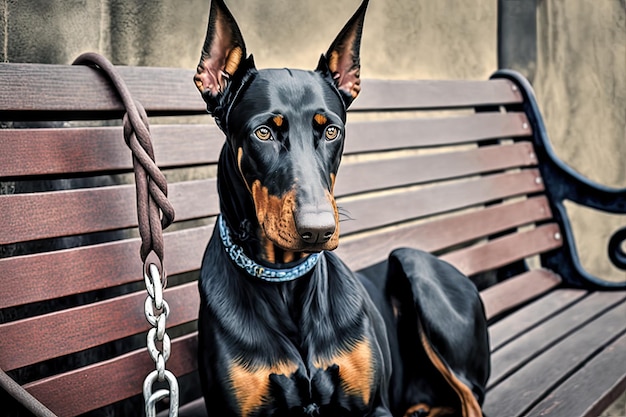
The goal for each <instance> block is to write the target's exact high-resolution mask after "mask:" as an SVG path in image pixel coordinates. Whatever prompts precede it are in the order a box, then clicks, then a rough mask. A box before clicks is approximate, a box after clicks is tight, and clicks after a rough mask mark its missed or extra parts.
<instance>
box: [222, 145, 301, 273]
mask: <svg viewBox="0 0 626 417" xmlns="http://www.w3.org/2000/svg"><path fill="white" fill-rule="evenodd" d="M217 187H218V193H219V196H220V211H221V213H222V216H223V217H224V219H225V220H226V224H227V225H228V227H229V228H230V231H231V236H232V239H233V241H234V242H235V243H236V244H237V245H239V246H240V247H241V248H242V249H243V251H244V253H245V254H246V255H247V256H248V257H249V258H251V259H253V260H254V261H257V262H260V263H261V264H264V265H266V266H274V267H278V268H280V267H283V266H284V265H288V264H291V263H293V262H296V261H299V260H301V259H302V258H305V257H306V256H308V254H306V253H300V252H289V251H285V250H283V249H282V248H279V247H278V246H276V245H274V244H273V243H272V242H271V241H270V240H269V239H268V238H267V237H266V236H265V233H263V230H262V228H261V226H260V225H259V222H258V220H257V217H256V211H255V208H254V201H253V200H252V196H251V195H250V192H249V191H248V188H247V187H246V185H245V183H244V181H243V179H242V178H241V176H240V174H239V170H238V168H237V162H236V159H235V154H234V152H233V151H232V149H231V148H230V145H229V144H228V142H226V143H225V145H224V147H223V148H222V152H221V154H220V159H219V165H218V172H217ZM244 196H245V197H244Z"/></svg>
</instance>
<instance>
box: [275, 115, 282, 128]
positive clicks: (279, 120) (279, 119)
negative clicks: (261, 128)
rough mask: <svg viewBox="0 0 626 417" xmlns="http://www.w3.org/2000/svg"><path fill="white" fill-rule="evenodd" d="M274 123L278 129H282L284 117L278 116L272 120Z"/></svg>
mask: <svg viewBox="0 0 626 417" xmlns="http://www.w3.org/2000/svg"><path fill="white" fill-rule="evenodd" d="M272 121H273V122H274V124H275V125H276V127H281V126H282V125H283V116H282V115H280V114H279V115H276V116H274V117H273V118H272Z"/></svg>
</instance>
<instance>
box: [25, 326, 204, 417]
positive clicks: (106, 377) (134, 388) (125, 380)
mask: <svg viewBox="0 0 626 417" xmlns="http://www.w3.org/2000/svg"><path fill="white" fill-rule="evenodd" d="M197 343H198V335H197V333H191V334H188V335H186V336H183V337H180V338H177V339H175V340H173V341H172V356H171V357H170V359H169V361H168V362H167V369H168V370H170V371H171V372H172V373H174V375H176V376H180V375H185V374H188V373H190V372H192V371H193V370H195V369H196V368H197V360H196V354H195V352H196V351H197ZM152 370H154V362H152V359H151V358H150V355H149V354H148V352H147V350H146V349H140V350H136V351H133V352H130V353H127V354H125V355H121V356H119V357H117V358H114V359H111V360H108V361H105V362H99V363H96V364H94V365H90V366H86V367H83V368H79V369H76V370H74V371H71V372H67V373H64V374H61V375H55V376H52V377H49V378H45V379H42V380H39V381H35V382H32V383H29V384H25V385H24V388H26V389H27V390H28V391H29V392H30V393H31V394H32V395H34V396H35V397H36V398H38V399H39V400H40V401H41V402H42V403H43V404H44V405H46V406H47V407H48V408H50V409H51V410H52V412H54V413H55V414H57V415H60V416H67V417H71V416H76V415H78V414H82V413H85V412H87V411H91V410H94V409H96V408H99V407H103V406H105V405H108V404H110V403H112V402H116V401H121V400H124V399H126V398H129V397H131V396H133V395H137V394H139V393H140V392H141V389H142V385H143V379H144V378H145V377H146V375H147V374H148V373H149V372H151V371H152Z"/></svg>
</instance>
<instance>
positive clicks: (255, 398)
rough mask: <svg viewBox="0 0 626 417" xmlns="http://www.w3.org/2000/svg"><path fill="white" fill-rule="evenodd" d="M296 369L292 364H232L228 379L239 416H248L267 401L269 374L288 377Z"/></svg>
mask: <svg viewBox="0 0 626 417" xmlns="http://www.w3.org/2000/svg"><path fill="white" fill-rule="evenodd" d="M297 369H298V366H297V365H296V364H294V363H277V364H274V365H272V366H260V367H248V366H243V365H241V364H238V363H232V364H231V367H230V373H229V377H230V382H231V385H232V388H233V392H234V394H235V398H236V399H237V403H238V404H239V412H240V414H241V416H243V417H247V416H249V415H250V414H251V413H252V412H254V411H255V410H257V409H258V408H259V407H261V406H262V405H263V403H264V402H265V401H266V400H267V399H268V396H269V384H270V375H271V374H276V375H285V376H287V377H289V376H290V375H292V374H293V373H295V372H296V370H297Z"/></svg>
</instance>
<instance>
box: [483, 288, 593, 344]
mask: <svg viewBox="0 0 626 417" xmlns="http://www.w3.org/2000/svg"><path fill="white" fill-rule="evenodd" d="M585 295H587V291H584V290H575V289H560V290H557V291H553V292H552V293H550V294H548V295H546V296H544V297H542V298H540V299H539V300H537V301H534V302H532V303H531V304H529V305H527V306H526V307H524V308H522V309H520V310H519V311H516V312H515V313H512V314H510V315H508V316H507V317H506V318H504V319H502V320H500V321H498V322H497V323H494V324H492V325H490V326H489V339H490V341H491V351H492V352H495V351H497V350H498V349H499V348H500V347H502V346H504V345H505V344H506V343H508V342H510V341H511V340H514V339H515V338H516V337H518V336H519V335H522V334H524V333H526V332H527V331H529V330H530V329H532V328H533V327H535V326H537V325H539V324H540V323H542V322H543V321H545V320H547V319H549V318H550V317H552V316H553V315H554V314H556V313H558V312H560V311H562V310H563V309H565V308H568V307H569V306H570V305H572V304H574V303H576V302H578V301H579V300H580V299H581V298H582V297H584V296H585Z"/></svg>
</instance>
